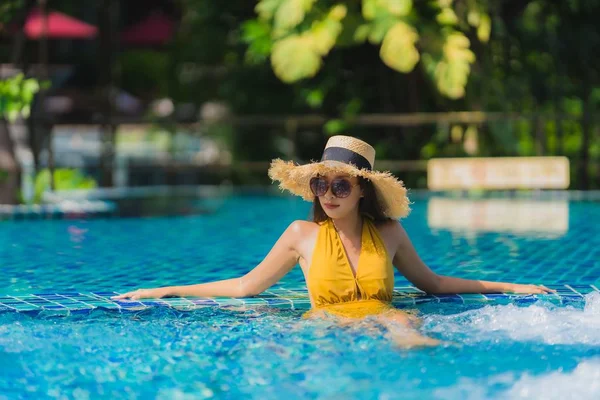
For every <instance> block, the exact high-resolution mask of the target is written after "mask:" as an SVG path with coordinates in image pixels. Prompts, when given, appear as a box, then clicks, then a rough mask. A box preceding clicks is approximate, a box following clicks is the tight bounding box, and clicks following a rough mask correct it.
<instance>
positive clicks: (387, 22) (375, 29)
mask: <svg viewBox="0 0 600 400" xmlns="http://www.w3.org/2000/svg"><path fill="white" fill-rule="evenodd" d="M396 22H397V20H396V18H394V17H390V16H388V17H383V18H377V19H376V20H375V21H373V22H372V23H371V31H370V33H369V42H371V43H373V44H379V43H381V41H382V40H383V38H384V37H385V34H386V33H387V32H388V31H389V30H390V28H391V27H392V26H394V24H395V23H396Z"/></svg>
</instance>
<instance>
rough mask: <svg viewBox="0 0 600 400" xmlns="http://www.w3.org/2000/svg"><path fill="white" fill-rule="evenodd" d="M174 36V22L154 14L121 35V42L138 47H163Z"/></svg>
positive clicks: (160, 14)
mask: <svg viewBox="0 0 600 400" xmlns="http://www.w3.org/2000/svg"><path fill="white" fill-rule="evenodd" d="M172 35H173V20H172V19H171V18H169V17H167V16H165V15H163V14H162V13H153V14H151V15H149V16H148V18H146V19H145V20H143V21H141V22H138V23H137V24H135V25H133V26H131V27H129V28H128V29H127V30H125V31H124V32H123V33H122V34H121V41H122V42H123V43H128V44H137V45H162V44H165V43H166V42H168V41H169V40H170V39H171V36H172Z"/></svg>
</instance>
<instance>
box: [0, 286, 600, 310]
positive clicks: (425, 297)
mask: <svg viewBox="0 0 600 400" xmlns="http://www.w3.org/2000/svg"><path fill="white" fill-rule="evenodd" d="M547 286H548V287H549V288H552V289H555V290H556V293H552V294H544V295H535V294H513V293H487V294H435V295H433V294H425V293H424V292H422V291H421V290H419V289H417V288H415V287H414V286H399V287H395V288H394V298H393V301H392V304H393V305H394V306H395V307H398V308H409V307H414V306H417V305H420V304H425V303H458V304H473V303H488V304H517V305H524V304H531V303H535V302H539V301H544V302H550V303H552V304H555V305H558V306H568V305H573V306H581V305H585V301H586V295H588V294H589V293H600V289H598V288H597V287H596V286H594V285H568V284H566V285H547ZM117 294H119V293H117V292H109V291H98V292H86V293H79V292H62V293H61V292H56V293H54V292H46V293H38V294H28V295H15V296H10V295H4V296H0V315H1V314H6V313H18V314H27V315H30V316H37V315H43V316H68V315H71V314H86V313H90V312H91V311H93V310H105V311H116V312H138V311H142V310H148V309H152V308H163V309H164V308H166V309H174V310H178V311H193V310H197V309H200V308H206V307H218V308H227V309H250V308H261V307H274V308H279V309H289V310H308V309H309V308H310V300H309V298H308V293H307V291H306V288H304V287H301V288H288V287H278V288H275V289H271V290H267V291H265V292H264V293H263V294H261V295H259V296H254V297H248V298H226V297H219V298H198V297H196V298H163V299H143V300H120V301H115V300H111V299H110V297H111V296H115V295H117Z"/></svg>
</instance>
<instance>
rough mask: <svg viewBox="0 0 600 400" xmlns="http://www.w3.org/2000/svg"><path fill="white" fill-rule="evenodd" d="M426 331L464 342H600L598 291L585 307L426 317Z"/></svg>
mask: <svg viewBox="0 0 600 400" xmlns="http://www.w3.org/2000/svg"><path fill="white" fill-rule="evenodd" d="M424 319H425V325H424V328H425V330H426V331H428V332H435V333H439V334H442V335H444V336H446V335H456V334H457V335H463V334H467V339H466V340H467V341H469V342H478V341H488V340H490V339H491V338H494V339H502V338H507V339H510V340H513V341H521V342H524V341H535V342H538V343H544V344H563V345H573V344H580V345H592V346H594V345H600V293H597V292H593V293H590V294H588V295H586V296H585V307H584V308H583V309H577V308H574V307H570V306H567V307H558V306H554V305H551V304H533V305H531V306H528V307H519V306H516V305H513V304H509V305H494V306H485V307H483V308H480V309H476V310H469V311H466V312H463V313H459V314H454V315H428V316H425V318H424Z"/></svg>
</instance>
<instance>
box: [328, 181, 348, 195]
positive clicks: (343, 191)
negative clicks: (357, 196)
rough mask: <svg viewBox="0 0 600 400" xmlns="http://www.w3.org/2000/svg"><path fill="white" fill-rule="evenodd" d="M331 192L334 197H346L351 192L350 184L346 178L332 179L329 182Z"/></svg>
mask: <svg viewBox="0 0 600 400" xmlns="http://www.w3.org/2000/svg"><path fill="white" fill-rule="evenodd" d="M331 192H332V193H333V195H334V196H335V197H339V198H344V197H348V196H350V192H352V184H351V183H350V181H348V180H347V179H334V180H333V182H331Z"/></svg>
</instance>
